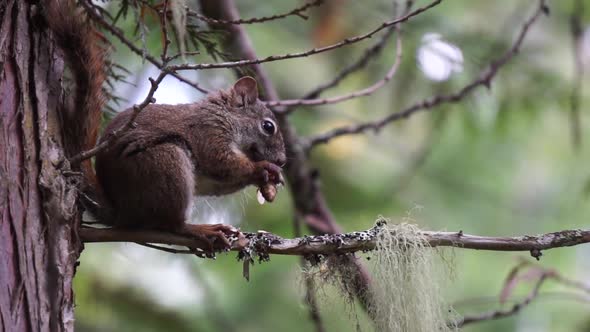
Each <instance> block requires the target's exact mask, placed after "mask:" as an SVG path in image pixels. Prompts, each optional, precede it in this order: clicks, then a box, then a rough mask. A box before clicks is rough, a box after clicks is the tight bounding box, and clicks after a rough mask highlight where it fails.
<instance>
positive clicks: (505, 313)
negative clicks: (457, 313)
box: [456, 275, 547, 328]
mask: <svg viewBox="0 0 590 332" xmlns="http://www.w3.org/2000/svg"><path fill="white" fill-rule="evenodd" d="M545 280H547V276H546V275H543V276H541V278H539V280H537V282H536V283H535V287H533V289H532V290H531V291H530V293H529V294H528V295H527V296H526V297H525V299H524V300H522V301H521V302H518V303H516V304H514V305H513V306H512V307H510V308H508V309H498V310H492V311H488V312H484V313H481V314H476V315H469V316H464V317H463V319H461V321H459V322H457V323H456V325H457V327H459V328H460V327H463V326H465V325H468V324H472V323H478V322H483V321H488V320H493V319H499V318H504V317H509V316H512V315H515V314H517V313H518V312H520V310H522V309H523V308H524V307H526V306H528V305H529V304H530V303H531V302H532V301H533V300H534V299H535V298H536V297H537V295H539V289H540V288H541V286H542V285H543V282H545Z"/></svg>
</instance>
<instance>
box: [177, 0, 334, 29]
mask: <svg viewBox="0 0 590 332" xmlns="http://www.w3.org/2000/svg"><path fill="white" fill-rule="evenodd" d="M323 2H324V0H314V1H310V2H307V3H305V4H303V5H302V6H300V7H297V8H295V9H293V10H291V11H289V12H287V13H283V14H276V15H271V16H263V17H253V18H248V19H237V20H218V19H214V18H210V17H207V16H205V15H201V14H199V13H197V12H195V11H192V10H190V9H189V8H187V10H188V14H189V15H191V16H196V17H197V18H198V19H200V20H202V21H204V22H207V23H208V24H236V25H237V24H252V23H263V22H268V21H274V20H278V19H282V18H285V17H289V16H298V17H300V18H302V19H304V20H307V19H308V17H307V15H305V14H303V12H304V11H306V10H308V9H310V8H312V7H317V6H320V5H321V4H322V3H323Z"/></svg>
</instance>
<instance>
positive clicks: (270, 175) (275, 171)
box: [259, 161, 284, 187]
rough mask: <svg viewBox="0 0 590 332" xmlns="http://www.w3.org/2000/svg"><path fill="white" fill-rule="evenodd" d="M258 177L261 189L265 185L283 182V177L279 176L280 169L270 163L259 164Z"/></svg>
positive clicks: (262, 162)
mask: <svg viewBox="0 0 590 332" xmlns="http://www.w3.org/2000/svg"><path fill="white" fill-rule="evenodd" d="M259 167H260V168H259V169H260V171H259V174H260V175H259V176H260V179H259V181H260V183H259V185H260V186H261V187H262V186H263V185H265V184H267V183H272V184H279V183H280V184H283V183H284V180H283V176H282V175H281V170H282V169H281V167H280V166H278V165H275V164H273V163H271V162H268V161H261V162H260V164H259Z"/></svg>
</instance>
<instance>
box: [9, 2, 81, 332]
mask: <svg viewBox="0 0 590 332" xmlns="http://www.w3.org/2000/svg"><path fill="white" fill-rule="evenodd" d="M41 9H42V8H40V6H39V4H38V3H37V2H35V1H23V0H3V1H1V2H0V17H1V20H0V22H1V23H0V24H1V26H0V130H1V132H0V212H1V216H0V218H1V219H0V328H1V330H2V331H68V330H73V322H74V316H73V293H72V278H73V276H74V271H75V264H76V260H77V258H78V257H79V253H80V248H81V244H80V242H79V241H78V240H77V237H76V236H75V234H76V232H75V230H76V229H75V227H74V225H76V223H75V222H76V221H77V220H78V218H79V215H78V212H77V209H76V205H75V193H76V191H75V190H73V189H72V188H74V186H72V185H71V184H70V183H68V182H66V178H65V177H64V176H63V175H62V173H63V174H66V173H65V172H63V170H66V169H67V167H68V163H67V161H66V160H65V159H64V157H63V149H62V148H61V134H60V133H61V131H60V129H61V127H60V116H59V112H58V111H57V109H58V106H59V103H60V100H61V79H62V74H63V60H62V56H61V51H60V50H58V49H57V48H56V47H55V43H54V41H53V40H52V39H51V38H50V37H49V35H48V33H47V28H46V26H45V24H44V21H43V18H42V15H41ZM71 179H75V178H71Z"/></svg>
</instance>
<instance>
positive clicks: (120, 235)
mask: <svg viewBox="0 0 590 332" xmlns="http://www.w3.org/2000/svg"><path fill="white" fill-rule="evenodd" d="M383 229H386V228H383V226H381V225H379V224H378V225H377V226H375V227H373V228H371V229H369V230H367V231H362V232H351V233H344V234H333V235H318V236H305V237H300V238H293V239H283V238H281V237H279V236H276V235H274V234H271V233H267V232H262V231H260V232H258V233H244V234H245V237H246V241H243V242H241V243H240V244H238V243H237V242H234V244H233V245H232V248H231V250H233V251H240V250H242V249H244V248H245V247H251V246H257V247H260V245H262V246H263V247H264V248H263V249H264V251H265V253H267V254H275V255H299V256H304V255H318V254H321V255H330V254H342V253H352V252H357V251H367V250H373V249H375V246H376V242H377V237H376V235H377V234H378V233H379V232H380V231H381V230H383ZM419 235H421V236H422V237H423V238H424V239H426V241H427V242H428V244H429V245H430V246H431V247H456V248H462V249H476V250H491V251H530V252H531V254H532V255H533V256H534V257H537V258H538V257H539V256H540V254H541V251H542V250H548V249H553V248H561V247H569V246H575V245H579V244H583V243H590V229H588V230H583V229H574V230H563V231H559V232H553V233H546V234H541V235H534V236H529V235H524V236H514V237H490V236H480V235H468V234H464V233H463V232H461V231H459V232H433V231H422V232H420V234H419ZM80 238H81V239H82V241H84V242H87V243H90V242H136V243H152V244H164V245H178V246H185V247H190V248H200V249H203V250H204V249H205V248H207V246H206V244H205V243H203V241H202V240H198V239H194V238H189V237H185V236H180V235H176V234H171V233H164V232H157V231H125V230H116V229H112V228H89V227H82V228H81V229H80ZM188 252H190V251H188Z"/></svg>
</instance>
